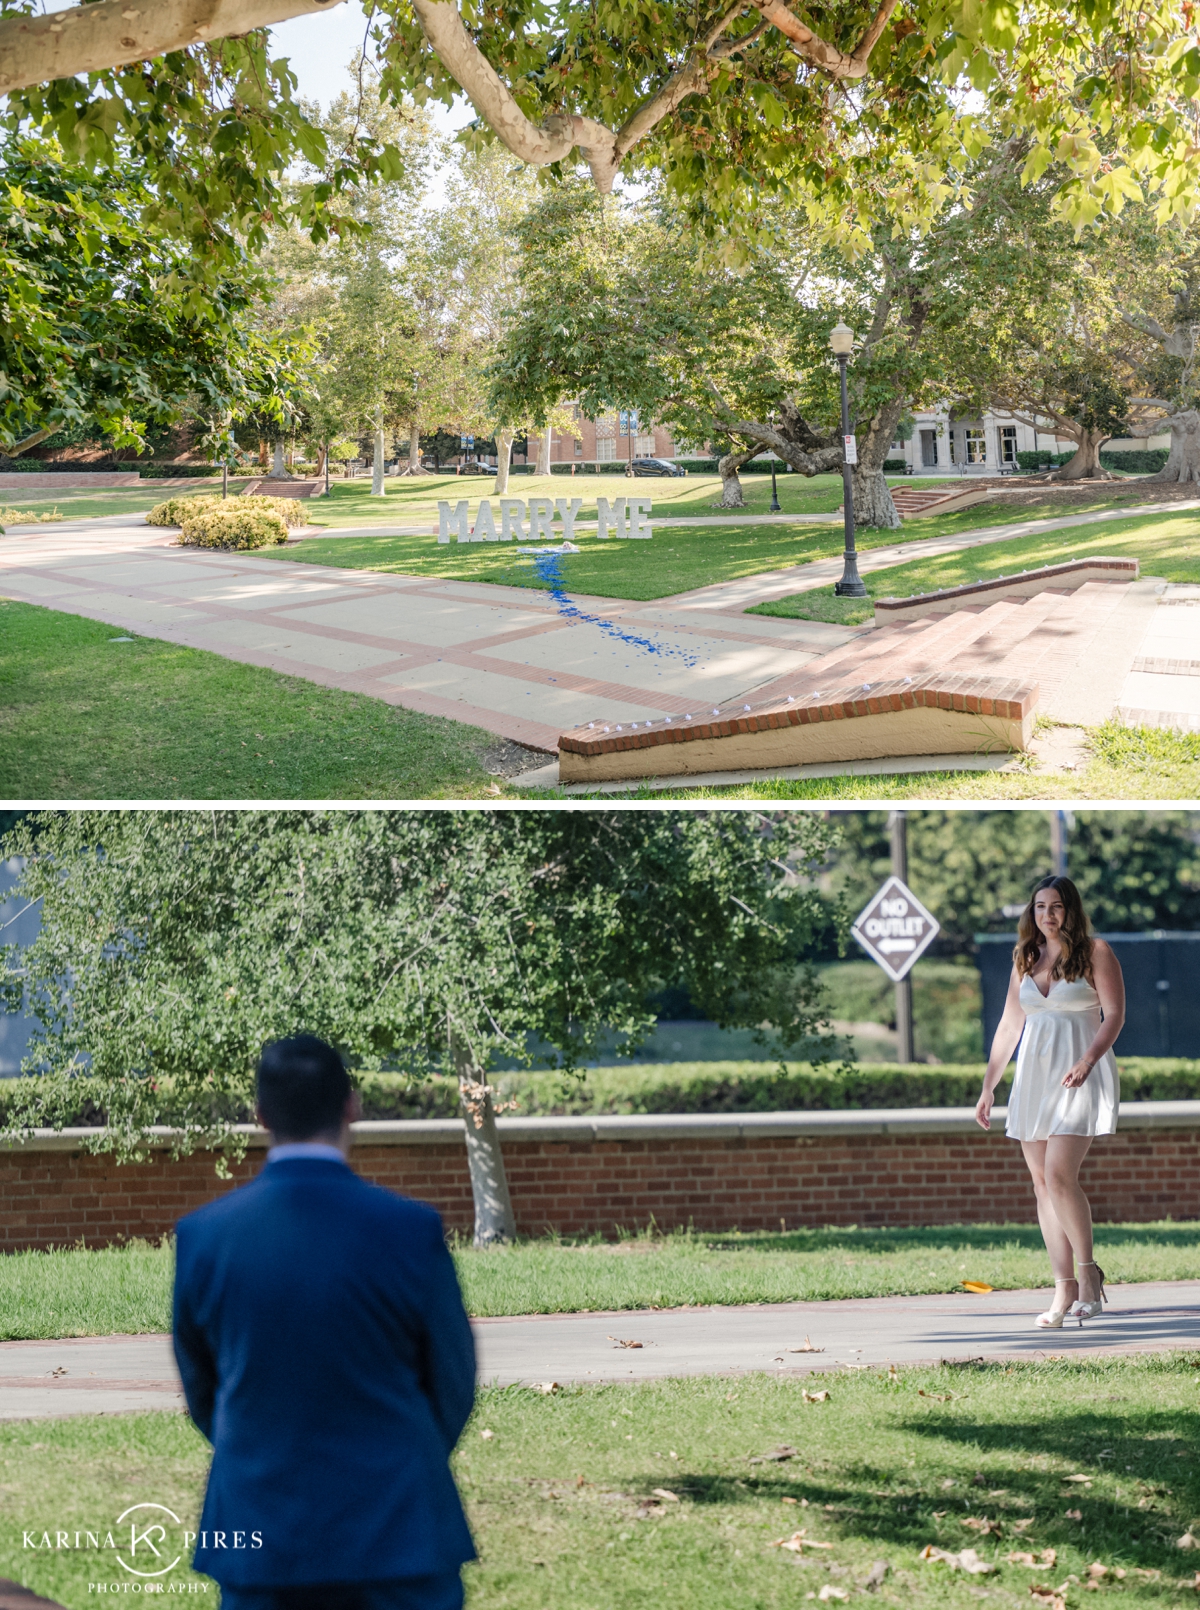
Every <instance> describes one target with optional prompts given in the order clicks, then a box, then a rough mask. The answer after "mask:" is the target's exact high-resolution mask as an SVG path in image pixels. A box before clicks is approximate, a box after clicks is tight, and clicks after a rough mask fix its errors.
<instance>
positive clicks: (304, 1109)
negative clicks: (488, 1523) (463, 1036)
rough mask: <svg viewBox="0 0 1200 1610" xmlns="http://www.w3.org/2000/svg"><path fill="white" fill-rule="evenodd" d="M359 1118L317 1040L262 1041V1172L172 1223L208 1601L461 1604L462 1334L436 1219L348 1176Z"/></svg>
mask: <svg viewBox="0 0 1200 1610" xmlns="http://www.w3.org/2000/svg"><path fill="white" fill-rule="evenodd" d="M360 1110H361V1109H360V1106H359V1102H358V1097H357V1095H356V1094H355V1093H354V1092H353V1091H352V1088H351V1085H350V1080H349V1077H348V1075H347V1073H346V1069H345V1067H344V1065H343V1063H342V1060H341V1058H340V1057H339V1056H338V1054H337V1052H336V1051H334V1050H332V1049H331V1047H329V1046H327V1045H325V1044H324V1043H323V1042H322V1041H321V1040H318V1039H315V1038H314V1037H313V1036H311V1035H299V1036H297V1037H296V1038H295V1039H290V1040H276V1041H275V1042H274V1043H273V1044H271V1045H268V1046H267V1047H266V1048H265V1050H264V1051H263V1055H262V1061H261V1063H260V1064H259V1069H258V1115H259V1120H260V1122H262V1123H263V1124H264V1125H265V1126H266V1127H267V1128H268V1129H269V1130H270V1131H271V1136H272V1141H273V1144H272V1146H271V1149H270V1151H269V1152H268V1153H267V1162H266V1166H265V1167H264V1168H263V1170H262V1172H261V1173H260V1174H259V1175H258V1177H257V1178H256V1179H255V1180H253V1181H252V1182H251V1183H250V1184H249V1185H245V1186H243V1187H242V1188H241V1189H240V1190H236V1191H233V1192H231V1193H230V1194H229V1195H227V1196H224V1197H222V1198H221V1199H220V1200H219V1201H217V1202H212V1203H210V1204H209V1205H208V1206H207V1207H204V1208H201V1209H200V1210H199V1212H197V1213H192V1214H189V1215H188V1217H187V1218H185V1219H183V1220H181V1222H180V1224H179V1227H178V1239H177V1243H176V1269H175V1323H174V1330H175V1356H176V1358H177V1359H178V1361H179V1372H180V1374H181V1376H182V1377H183V1387H184V1391H185V1393H186V1395H187V1402H188V1408H189V1409H190V1411H191V1415H192V1418H193V1420H195V1422H196V1424H197V1425H198V1426H199V1428H200V1430H201V1431H202V1432H203V1433H204V1435H205V1436H206V1437H207V1438H208V1439H209V1441H210V1442H211V1443H212V1445H213V1460H212V1469H211V1471H210V1473H209V1478H208V1491H207V1493H206V1495H205V1499H204V1512H203V1514H202V1516H201V1519H200V1526H199V1537H198V1539H197V1542H198V1547H197V1549H196V1552H195V1566H196V1569H197V1570H198V1571H204V1572H206V1573H207V1574H208V1575H209V1576H211V1577H215V1579H216V1580H217V1582H219V1583H220V1585H221V1604H222V1610H460V1607H461V1605H462V1602H463V1595H462V1583H461V1568H462V1565H463V1563H464V1562H465V1561H467V1560H469V1559H472V1558H473V1557H474V1549H473V1547H472V1544H471V1535H470V1532H469V1531H468V1529H467V1522H466V1518H465V1516H464V1515H463V1511H462V1505H461V1503H460V1502H459V1497H458V1492H457V1489H456V1488H455V1485H454V1478H453V1477H452V1475H451V1473H450V1464H449V1461H450V1454H451V1452H452V1451H453V1448H454V1445H455V1443H456V1442H457V1441H458V1438H459V1436H460V1435H461V1433H462V1430H463V1427H464V1426H465V1424H466V1422H467V1418H468V1416H469V1415H470V1413H471V1406H472V1402H473V1400H474V1393H475V1348H474V1343H473V1341H472V1337H471V1327H470V1324H469V1322H468V1320H467V1316H466V1312H465V1310H464V1308H463V1303H462V1297H461V1295H460V1293H459V1289H458V1281H457V1279H456V1277H455V1273H454V1265H453V1263H452V1262H451V1259H450V1255H449V1253H448V1252H447V1250H446V1245H445V1242H444V1241H443V1239H442V1227H441V1221H440V1220H439V1218H438V1216H437V1214H436V1213H435V1212H434V1211H433V1209H432V1208H428V1207H425V1206H424V1205H423V1204H421V1203H419V1202H410V1201H408V1200H407V1199H406V1198H404V1197H401V1196H396V1195H393V1193H392V1192H390V1191H385V1190H381V1189H380V1188H379V1187H377V1186H374V1185H367V1184H366V1183H365V1182H364V1181H362V1180H360V1179H359V1178H358V1177H357V1175H355V1174H354V1173H353V1172H352V1171H351V1169H350V1167H349V1165H348V1163H347V1154H348V1151H349V1145H350V1124H351V1122H352V1121H353V1120H354V1119H355V1118H356V1117H357V1116H358V1115H359V1112H360Z"/></svg>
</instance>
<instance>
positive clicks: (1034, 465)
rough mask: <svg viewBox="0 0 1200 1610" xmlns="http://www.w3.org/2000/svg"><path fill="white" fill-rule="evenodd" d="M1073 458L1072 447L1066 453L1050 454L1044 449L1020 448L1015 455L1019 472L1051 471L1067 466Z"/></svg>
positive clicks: (1073, 450) (1073, 451)
mask: <svg viewBox="0 0 1200 1610" xmlns="http://www.w3.org/2000/svg"><path fill="white" fill-rule="evenodd" d="M1074 457H1075V449H1074V448H1073V447H1072V448H1071V450H1070V451H1069V452H1067V453H1051V452H1049V451H1048V450H1047V449H1046V448H1043V447H1039V448H1036V449H1034V448H1021V449H1020V451H1019V452H1018V453H1017V468H1018V469H1019V470H1051V469H1057V468H1059V467H1061V466H1062V465H1063V464H1069V463H1070V462H1071V460H1072V459H1073V458H1074Z"/></svg>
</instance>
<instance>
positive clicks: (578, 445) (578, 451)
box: [575, 439, 583, 458]
mask: <svg viewBox="0 0 1200 1610" xmlns="http://www.w3.org/2000/svg"><path fill="white" fill-rule="evenodd" d="M575 457H576V458H582V457H583V443H582V442H581V441H579V440H578V439H577V440H576V442H575Z"/></svg>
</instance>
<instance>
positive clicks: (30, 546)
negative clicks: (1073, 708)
mask: <svg viewBox="0 0 1200 1610" xmlns="http://www.w3.org/2000/svg"><path fill="white" fill-rule="evenodd" d="M1195 508H1200V499H1197V500H1191V501H1188V502H1181V503H1174V504H1171V505H1169V506H1168V507H1167V508H1166V509H1164V506H1163V505H1162V504H1149V505H1141V506H1134V507H1131V508H1126V509H1120V510H1102V511H1100V512H1099V513H1095V514H1084V515H1067V516H1063V517H1061V518H1055V519H1052V520H1025V521H1016V522H1013V523H1012V524H1008V525H999V526H989V527H985V528H982V529H981V530H977V531H973V532H970V533H963V534H959V535H950V536H945V537H934V538H929V539H927V540H924V541H921V542H913V543H907V544H899V545H890V546H888V547H885V548H876V549H872V550H869V551H868V552H865V553H864V554H862V556H861V558H860V569H861V570H862V571H863V572H864V573H871V572H874V571H878V570H881V569H885V568H887V567H888V566H890V565H895V564H897V563H900V562H910V561H914V560H919V559H924V558H931V557H935V556H937V555H941V554H948V553H954V552H959V551H962V550H964V549H967V548H973V547H978V546H980V545H982V544H987V543H993V542H1004V541H1013V540H1014V539H1016V538H1018V537H1021V536H1025V535H1029V534H1031V533H1034V532H1040V531H1054V530H1058V529H1063V528H1066V527H1077V526H1086V525H1091V524H1097V523H1103V522H1105V521H1111V520H1127V519H1129V518H1130V517H1131V516H1136V515H1138V514H1142V513H1160V514H1161V513H1174V512H1176V511H1183V510H1190V509H1195ZM741 518H743V519H747V518H748V519H751V520H760V521H762V520H773V519H776V518H780V519H787V518H792V517H790V516H789V517H776V516H749V517H746V516H743V517H741ZM821 518H822V519H824V518H825V517H824V516H822V517H821ZM663 523H665V522H663ZM683 523H685V524H686V523H695V522H694V521H684V522H683ZM713 523H714V524H720V523H723V521H722V519H721V518H720V517H714V522H713ZM369 529H371V530H375V531H378V530H379V529H380V528H377V527H373V528H369ZM310 534H315V533H310ZM841 565H842V560H841V556H840V553H839V554H838V555H836V556H831V557H830V558H828V559H820V560H815V561H812V562H810V563H808V564H804V565H797V566H792V567H789V568H787V569H783V570H776V571H769V572H766V573H764V574H761V575H757V576H751V577H746V578H743V579H740V580H736V581H730V582H720V583H717V584H715V585H713V586H709V587H703V588H698V589H696V590H694V591H692V592H688V593H682V594H679V595H677V596H675V597H672V598H662V599H656V600H653V601H650V602H641V603H639V602H630V601H625V600H620V599H609V598H590V597H586V596H582V595H578V594H573V595H571V596H570V597H569V598H567V597H565V596H563V595H557V596H555V595H551V594H550V593H546V592H540V591H533V590H527V589H523V588H514V587H497V586H491V585H487V584H479V583H472V582H457V581H444V580H439V579H436V578H430V577H415V576H397V575H383V574H381V573H376V572H372V571H364V570H338V569H333V568H330V567H327V566H324V565H322V566H315V565H308V564H303V563H299V562H289V561H287V560H279V559H268V558H264V557H262V556H261V555H256V554H228V553H214V552H205V551H203V550H196V549H181V548H179V547H178V546H176V545H175V536H174V533H172V532H166V531H163V530H161V529H158V528H155V527H151V526H147V525H146V524H145V523H144V520H143V519H142V517H141V516H140V515H139V516H127V517H120V516H117V517H111V516H110V517H104V518H102V519H96V520H91V521H79V522H69V523H64V524H63V525H61V526H58V525H54V526H44V525H38V526H25V527H13V528H11V529H10V531H9V534H8V535H7V536H6V537H4V538H3V539H2V540H0V592H2V593H3V594H4V595H5V596H7V597H9V598H15V599H19V600H21V601H23V602H26V603H33V604H43V605H47V606H49V607H50V608H54V609H60V610H64V611H66V612H68V613H71V614H78V615H85V616H88V617H90V618H91V619H95V620H101V621H105V622H107V623H109V624H110V625H112V626H114V627H115V628H117V629H118V630H119V631H120V632H122V633H126V632H137V633H144V634H146V635H149V636H153V637H158V638H163V639H166V640H167V641H169V642H174V643H180V644H183V645H186V646H188V647H192V648H199V649H207V650H209V651H211V652H214V653H217V654H222V655H225V656H226V657H227V658H229V659H234V660H240V661H243V662H245V663H248V664H251V665H260V666H264V667H267V668H269V669H272V670H275V671H280V672H283V673H286V674H289V675H293V676H299V677H304V678H307V679H308V680H310V681H314V682H319V683H323V684H325V685H326V686H329V687H338V688H343V689H345V690H347V691H350V692H356V693H365V694H369V695H370V696H371V697H373V698H377V699H382V700H383V701H385V702H386V703H390V704H399V705H404V706H406V707H407V708H409V709H413V710H421V711H423V712H425V713H427V714H430V715H438V716H446V717H449V718H451V719H453V720H457V721H464V722H469V723H471V724H472V725H475V726H479V727H483V728H485V729H486V730H488V731H491V732H495V733H497V734H499V735H500V736H502V737H505V738H509V739H513V740H515V741H516V742H518V743H521V744H525V745H527V746H528V747H530V748H533V749H542V750H547V751H550V752H551V753H553V752H554V751H555V750H556V747H557V740H558V734H559V732H560V731H562V730H563V729H564V728H567V727H571V726H575V725H578V724H580V723H584V722H587V721H591V720H605V721H630V722H635V721H637V722H640V721H644V720H649V719H659V720H661V719H662V718H663V717H664V716H681V715H687V714H690V713H692V712H693V711H695V710H696V709H698V708H701V709H702V708H705V707H707V706H714V705H727V704H729V703H730V702H731V701H736V700H738V699H741V698H743V697H749V696H750V695H760V694H761V690H763V689H765V688H767V687H768V686H770V687H772V688H774V689H778V688H779V687H781V686H783V685H784V684H786V682H787V679H788V678H790V677H792V676H793V675H795V674H796V673H798V672H799V671H800V670H801V669H802V668H803V667H804V666H805V665H807V664H808V663H809V662H810V661H812V660H814V659H815V658H817V657H819V656H821V655H824V654H827V653H829V652H830V651H831V650H833V649H836V648H838V647H839V646H841V645H842V644H844V643H846V642H848V641H850V640H851V639H852V638H854V637H855V636H858V635H861V634H863V633H864V632H866V631H868V630H869V628H865V627H859V628H849V627H844V626H836V625H830V624H827V623H825V622H821V621H804V620H781V619H774V618H770V617H765V616H758V615H751V616H748V615H747V614H746V613H745V611H746V610H748V609H749V608H750V607H752V606H753V605H754V604H757V603H762V602H765V601H767V600H769V599H775V598H781V597H785V596H787V595H788V594H791V593H798V592H804V591H808V590H812V589H814V588H817V587H821V586H826V585H829V584H831V583H832V582H833V581H834V580H836V578H837V577H838V576H839V575H840V574H841ZM1175 591H1176V592H1178V591H1179V589H1175ZM1185 591H1186V590H1185ZM1181 601H1184V602H1186V601H1188V600H1181ZM1197 602H1198V603H1200V599H1198V600H1197ZM1171 621H1172V622H1173V623H1174V625H1175V626H1176V627H1178V630H1176V631H1174V632H1172V633H1159V635H1158V636H1156V637H1155V638H1154V640H1153V644H1152V645H1151V648H1150V649H1146V648H1142V649H1141V650H1140V652H1141V655H1142V661H1143V662H1144V664H1145V666H1146V667H1148V668H1147V669H1144V670H1140V671H1138V672H1137V675H1138V676H1139V677H1142V678H1146V677H1148V678H1150V679H1151V680H1150V681H1149V682H1146V681H1138V682H1136V683H1135V684H1134V685H1132V686H1129V687H1124V688H1122V687H1118V686H1114V687H1113V689H1112V694H1111V702H1110V703H1109V704H1108V705H1107V706H1106V709H1105V711H1104V712H1103V713H1102V715H1101V716H1100V718H1099V719H1103V715H1104V714H1107V713H1110V711H1111V709H1112V708H1113V707H1114V705H1116V704H1117V703H1119V704H1120V706H1121V708H1122V709H1124V708H1126V707H1128V708H1130V709H1136V710H1138V711H1143V712H1144V711H1153V712H1156V714H1155V724H1183V725H1188V724H1190V722H1191V720H1192V715H1193V714H1194V715H1195V716H1196V719H1197V721H1198V722H1200V608H1198V609H1195V610H1174V611H1173V612H1172V614H1171ZM1143 629H1144V628H1143V625H1142V623H1140V622H1139V623H1138V626H1137V636H1138V642H1131V644H1130V648H1129V661H1130V663H1131V664H1132V663H1133V661H1134V659H1135V656H1136V655H1137V654H1138V652H1139V644H1140V640H1141V634H1142V632H1143ZM113 652H114V653H120V652H121V648H120V644H119V642H114V645H113ZM1164 660H1170V661H1171V665H1170V667H1169V668H1168V669H1165V670H1163V669H1161V668H1160V667H1159V664H1158V662H1159V661H1164ZM1112 663H1115V661H1113V662H1112ZM1190 667H1194V669H1189V668H1190ZM1079 672H1080V674H1081V675H1082V676H1083V677H1084V680H1085V681H1086V682H1088V684H1089V685H1091V683H1092V681H1093V679H1092V677H1091V674H1090V673H1089V672H1088V669H1087V667H1080V668H1079ZM930 763H931V764H932V763H933V762H932V761H931V762H930Z"/></svg>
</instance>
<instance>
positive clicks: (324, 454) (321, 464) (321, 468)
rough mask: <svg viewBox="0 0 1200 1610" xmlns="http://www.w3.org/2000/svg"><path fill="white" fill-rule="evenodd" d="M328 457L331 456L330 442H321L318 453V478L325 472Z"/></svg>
mask: <svg viewBox="0 0 1200 1610" xmlns="http://www.w3.org/2000/svg"><path fill="white" fill-rule="evenodd" d="M328 457H329V443H328V442H323V443H322V444H321V448H320V451H319V452H318V453H317V478H318V480H319V479H320V477H321V476H322V475H324V473H325V460H326V459H327V458H328Z"/></svg>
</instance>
